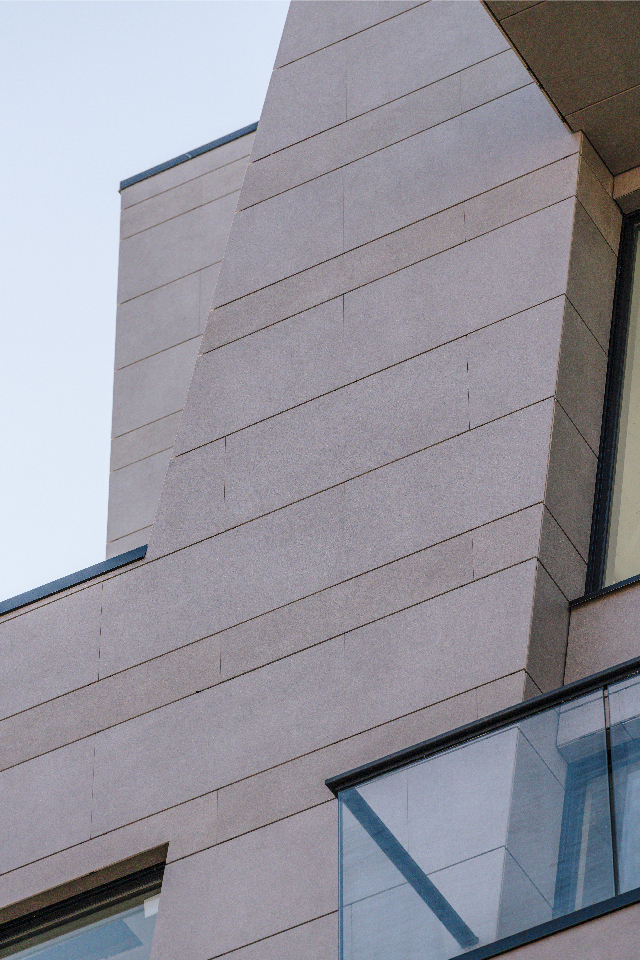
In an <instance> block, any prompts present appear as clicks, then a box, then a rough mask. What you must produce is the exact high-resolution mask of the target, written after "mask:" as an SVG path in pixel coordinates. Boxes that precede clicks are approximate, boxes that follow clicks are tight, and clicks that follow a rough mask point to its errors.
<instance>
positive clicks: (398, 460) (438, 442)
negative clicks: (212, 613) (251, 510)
mask: <svg viewBox="0 0 641 960" xmlns="http://www.w3.org/2000/svg"><path fill="white" fill-rule="evenodd" d="M555 399H556V398H555V397H554V395H551V396H548V397H542V398H541V399H540V400H535V401H534V402H533V403H528V404H525V405H524V406H523V407H519V408H518V409H516V410H511V411H510V412H509V413H505V414H502V415H501V416H500V417H494V418H493V419H492V420H486V421H485V422H484V423H480V424H476V425H475V426H473V427H466V428H465V429H464V430H461V431H460V432H459V433H454V434H452V435H451V436H449V437H445V438H444V439H442V440H436V441H435V442H434V443H429V444H427V445H426V446H424V447H420V448H419V449H418V450H412V451H411V452H410V453H405V454H403V455H402V456H400V457H396V458H395V459H394V460H389V461H387V462H385V463H379V464H376V466H374V467H370V468H369V469H367V470H363V471H362V472H361V473H356V474H354V475H353V476H351V477H347V478H346V479H345V480H339V481H338V482H336V483H333V484H330V485H329V486H327V487H323V488H322V489H320V490H314V491H313V492H312V493H308V494H305V496H303V497H299V498H298V499H297V500H292V501H290V502H289V503H283V504H281V505H280V506H278V507H273V508H272V509H271V510H266V511H265V513H261V514H258V515H257V516H254V517H248V518H247V519H246V520H240V521H239V522H238V523H234V524H233V525H232V526H230V527H226V528H225V529H224V530H219V531H217V532H216V533H212V534H210V535H209V536H206V537H202V538H201V539H200V540H193V541H192V542H191V543H187V544H183V545H182V546H180V547H176V548H175V549H173V550H169V551H167V553H163V554H160V555H159V556H157V557H151V558H150V559H149V560H146V561H145V563H146V564H151V563H157V562H158V561H159V560H162V559H163V558H164V557H169V556H173V555H175V554H177V553H182V552H183V551H184V550H189V549H191V548H192V547H195V546H197V545H198V544H200V543H205V542H206V541H207V540H214V539H215V538H216V537H221V536H223V535H224V534H226V533H229V532H230V531H231V530H238V529H239V528H240V527H246V526H247V525H248V524H250V523H255V522H256V521H258V520H262V519H264V518H265V517H269V516H272V515H273V514H275V513H280V512H281V511H282V510H287V509H289V508H290V507H293V506H295V505H297V504H299V503H304V502H305V501H306V500H311V499H312V498H313V497H318V496H321V495H322V494H324V493H328V492H329V491H330V490H337V489H339V488H340V487H343V486H345V485H346V484H348V483H353V482H354V480H360V479H361V478H362V477H366V476H367V475H368V474H371V473H375V472H376V471H378V470H384V469H386V468H387V467H390V466H393V465H394V464H396V463H401V462H402V461H404V460H409V459H410V457H415V456H418V454H421V453H425V452H426V451H427V450H432V449H433V448H434V447H439V446H441V445H442V444H444V443H450V442H451V441H452V440H458V439H460V438H461V437H466V436H468V435H469V434H470V433H474V431H476V430H481V429H483V428H484V427H487V426H489V424H491V423H497V422H498V421H500V420H506V419H507V418H508V417H512V416H514V415H515V414H517V413H522V412H523V411H524V410H530V409H532V408H533V407H537V406H539V405H540V404H543V403H547V402H548V401H550V400H555Z"/></svg>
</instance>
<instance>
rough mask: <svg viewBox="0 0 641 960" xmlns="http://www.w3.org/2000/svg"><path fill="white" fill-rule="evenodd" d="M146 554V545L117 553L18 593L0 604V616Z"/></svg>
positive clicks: (142, 557)
mask: <svg viewBox="0 0 641 960" xmlns="http://www.w3.org/2000/svg"><path fill="white" fill-rule="evenodd" d="M146 553H147V544H146V543H145V544H144V545H143V546H142V547H136V548H135V549H134V550H128V551H127V552H126V553H119V554H118V555H117V556H115V557H110V558H109V559H108V560H103V561H101V563H94V564H93V566H91V567H85V568H84V570H77V571H76V572H75V573H69V574H67V576H66V577H61V578H60V579H59V580H52V581H51V582H50V583H44V584H43V585H42V586H41V587H34V588H33V590H27V591H26V593H19V594H18V595H17V596H16V597H10V598H9V599H8V600H2V602H0V616H1V615H2V614H3V613H9V611H11V610H19V609H20V607H26V606H27V605H28V604H29V603H35V601H36V600H43V599H44V598H45V597H51V596H53V594H55V593H60V592H61V591H62V590H66V589H67V588H68V587H75V586H76V585H77V584H79V583H84V582H85V581H86V580H93V578H94V577H99V576H100V575H101V574H102V573H109V572H110V571H111V570H117V569H118V567H124V566H125V565H126V564H128V563H134V561H136V560H142V559H144V557H145V555H146Z"/></svg>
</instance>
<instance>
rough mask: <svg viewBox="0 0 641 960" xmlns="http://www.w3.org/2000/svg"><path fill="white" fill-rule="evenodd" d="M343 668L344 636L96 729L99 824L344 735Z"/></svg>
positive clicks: (99, 827)
mask: <svg viewBox="0 0 641 960" xmlns="http://www.w3.org/2000/svg"><path fill="white" fill-rule="evenodd" d="M342 669H343V643H342V640H341V639H336V640H330V641H328V642H327V643H325V644H321V645H320V646H318V647H313V648H312V649H310V650H305V651H303V652H301V653H299V654H298V655H296V656H293V657H287V658H286V659H284V660H280V661H278V662H277V663H274V664H269V665H268V666H266V667H263V668H262V669H261V670H258V671H253V672H252V673H248V674H245V675H244V676H242V677H238V678H236V679H234V680H230V681H229V682H227V683H223V684H219V685H218V686H216V687H212V688H210V689H209V690H205V691H203V692H202V693H199V694H195V695H194V696H192V697H187V698H185V699H183V700H180V701H178V702H177V703H173V704H170V705H168V706H166V707H164V708H163V709H160V710H155V711H153V712H151V713H146V714H144V715H143V716H139V717H136V718H135V719H133V720H129V721H127V722H126V723H122V724H120V725H119V726H116V727H111V728H109V729H108V730H104V731H102V732H101V733H99V734H97V736H96V739H95V743H96V756H95V777H94V808H93V818H92V825H93V831H94V832H95V833H102V832H105V831H107V830H113V829H115V828H116V827H118V826H121V825H123V824H125V823H129V822H131V821H132V820H135V819H139V818H141V817H145V816H148V815H149V814H152V813H156V812H158V811H159V810H162V809H164V808H165V807H169V806H173V805H175V804H177V803H181V802H183V801H185V800H189V799H192V798H194V797H197V796H200V795H201V794H204V793H210V792H211V791H212V790H214V789H217V788H218V787H220V786H222V785H224V784H227V783H230V782H233V781H234V780H239V779H241V778H243V777H246V776H248V775H249V774H251V773H254V772H256V771H257V770H260V769H265V768H266V767H270V766H273V765H275V764H277V763H283V762H285V761H286V760H289V759H292V758H293V757H295V756H298V755H300V754H302V753H304V752H307V751H310V750H314V749H317V748H319V747H321V746H325V745H326V744H327V743H331V742H333V741H335V740H338V739H340V738H341V737H342V736H343V731H344V720H343V703H342V699H341V692H342ZM266 691H269V695H268V696H267V695H266ZM177 731H181V736H177ZM168 770H171V776H170V777H168V776H167V771H168Z"/></svg>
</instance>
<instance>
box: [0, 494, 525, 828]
mask: <svg viewBox="0 0 641 960" xmlns="http://www.w3.org/2000/svg"><path fill="white" fill-rule="evenodd" d="M519 512H520V511H519ZM501 519H502V518H501ZM490 522H494V521H490ZM465 535H466V534H458V535H457V536H465ZM451 539H456V537H452V538H451ZM443 542H445V543H447V542H448V541H443ZM438 545H439V544H435V546H438ZM427 549H430V548H427ZM417 552H419V553H420V552H422V551H417ZM410 556H411V554H410ZM538 559H539V558H538V557H537V556H536V554H534V553H533V554H532V556H531V557H526V558H525V559H524V560H519V561H518V562H517V563H512V564H509V565H508V566H506V567H501V568H499V569H497V570H493V571H492V572H491V573H487V574H485V575H484V576H482V577H475V578H474V579H471V580H467V581H464V582H463V583H457V584H456V586H454V587H448V589H447V590H443V591H441V592H440V593H435V594H433V595H432V596H429V597H425V598H424V599H423V600H417V601H416V602H414V603H409V604H407V605H406V606H404V607H400V608H399V609H397V610H392V611H390V612H389V613H384V614H381V616H379V617H375V618H374V619H373V620H367V621H365V622H363V623H360V624H358V625H357V626H354V627H349V628H348V629H346V630H340V631H339V632H338V633H336V634H332V636H329V637H324V638H323V639H322V640H318V641H316V642H315V643H310V644H308V645H307V646H306V647H301V648H300V649H299V650H293V651H291V652H290V653H286V654H283V656H280V657H275V658H274V659H273V660H269V661H267V662H266V663H261V664H258V665H257V666H255V667H249V668H248V669H247V670H243V671H241V672H240V673H236V674H233V675H232V676H229V677H225V678H221V679H220V680H218V681H217V682H216V683H212V684H209V685H208V686H204V687H202V688H201V689H199V690H193V691H191V692H190V693H185V694H183V695H182V696H180V697H176V699H174V700H167V701H164V702H162V703H159V704H157V705H156V706H153V707H150V708H149V709H148V710H142V711H141V712H140V713H136V714H133V715H132V716H130V717H126V718H125V719H124V720H118V721H116V722H115V723H110V724H108V725H107V726H104V727H100V728H97V729H94V730H92V731H91V732H90V733H85V734H83V735H82V736H79V737H76V738H75V739H73V740H69V741H67V742H65V743H61V744H58V746H56V747H51V748H50V749H47V750H43V751H42V753H38V754H34V755H33V756H29V757H27V758H26V759H24V760H18V761H17V762H16V763H11V764H9V765H8V766H6V767H2V769H0V773H2V772H3V771H5V770H11V769H13V768H14V767H19V766H22V765H23V764H25V763H30V762H31V761H32V760H35V759H37V758H38V757H41V756H46V755H47V754H49V753H55V751H56V750H63V749H65V748H66V747H69V746H71V745H73V744H74V743H80V742H81V741H83V740H89V739H91V738H92V737H97V736H100V734H102V733H105V732H106V731H108V730H113V729H115V728H116V727H121V726H123V725H124V724H125V723H130V722H131V721H132V720H137V719H138V718H139V717H145V716H148V715H149V714H151V713H156V712H157V711H159V710H164V709H166V708H167V707H169V706H172V705H174V704H176V703H181V702H182V701H183V700H189V699H191V698H192V697H197V696H200V695H201V694H202V693H205V692H207V691H210V690H213V689H215V688H216V687H220V686H221V685H222V684H226V683H233V682H234V681H235V680H238V679H240V678H241V677H246V676H248V675H249V674H252V673H257V672H258V671H259V670H264V669H266V668H267V667H270V666H271V665H272V664H274V663H280V662H282V661H284V660H290V659H291V658H292V657H297V656H300V655H302V654H305V653H307V652H308V651H309V650H314V649H316V648H317V647H321V646H323V645H324V644H328V643H331V642H332V641H334V640H337V639H338V638H339V637H345V636H347V635H348V634H350V633H355V632H356V631H357V630H362V629H364V628H365V627H370V626H372V625H373V624H375V623H379V622H381V621H382V620H388V619H389V618H390V617H394V616H398V614H400V613H405V612H406V611H407V610H411V609H413V608H414V607H420V606H421V605H423V604H425V603H430V602H431V601H432V600H437V599H440V598H441V597H444V596H447V595H448V594H450V593H454V592H455V591H456V590H461V589H463V588H464V587H469V586H472V585H473V584H478V583H482V582H483V581H484V580H488V579H489V578H490V577H494V576H496V575H497V574H499V573H505V572H506V571H507V570H513V569H515V568H516V567H520V566H523V565H524V564H526V563H531V562H532V560H538ZM392 562H395V561H392ZM539 562H540V561H539ZM378 569H380V568H378ZM328 589H329V588H328ZM217 635H218V634H212V636H217ZM206 639H208V637H203V638H201V640H206ZM198 642H199V641H192V643H191V644H185V646H193V644H194V643H198ZM176 649H177V650H182V649H184V647H178V648H176ZM171 652H172V653H175V652H176V651H171ZM160 656H167V654H161V655H160ZM160 656H159V657H153V658H151V660H145V661H142V663H140V664H135V667H139V666H142V665H143V664H148V663H150V662H152V660H157V659H160ZM135 667H128V668H126V669H125V670H122V671H119V672H120V673H125V672H127V670H132V669H134V668H135ZM523 670H525V667H523ZM520 672H521V671H519V670H517V671H512V673H520ZM117 675H118V674H109V675H108V676H107V677H103V678H101V680H108V679H110V678H111V677H113V676H117ZM504 676H512V674H505V675H504ZM495 679H501V678H495ZM101 680H97V681H94V682H93V683H90V684H86V685H85V686H84V687H78V688H76V690H88V689H90V688H91V687H94V686H96V685H97V684H98V683H100V682H101ZM493 682H494V681H493V680H492V681H487V682H486V683H485V684H479V687H481V686H486V685H487V683H493ZM537 687H538V684H537ZM469 689H471V690H475V689H476V687H471V688H469ZM75 692H76V691H73V690H72V691H68V692H67V693H65V694H61V695H60V697H55V698H53V700H49V701H45V703H52V702H54V700H60V699H62V698H63V697H65V696H69V695H70V694H72V693H75ZM466 692H467V691H466V690H463V691H461V692H460V693H459V694H454V696H460V695H461V693H466ZM451 699H452V697H446V698H445V700H442V701H441V700H439V701H436V703H444V702H445V701H446V700H451ZM434 705H435V704H426V705H425V706H434ZM40 706H44V704H38V705H37V706H34V707H30V708H28V710H24V711H22V713H27V712H29V711H30V710H37V709H38V707H40ZM425 706H423V707H419V708H417V710H411V711H410V712H409V714H407V716H410V715H411V714H412V713H417V712H418V711H419V710H424V709H425ZM17 716H20V714H19V713H18V714H12V715H11V716H10V717H5V718H4V719H5V720H9V719H12V718H15V717H17ZM403 716H405V714H403ZM0 722H2V721H0ZM386 722H392V721H386ZM383 725H384V724H375V725H374V727H372V728H367V729H375V728H376V727H377V726H383ZM360 732H361V733H362V732H365V731H360ZM356 735H357V734H352V736H356ZM346 739H349V737H343V738H342V740H346ZM332 742H336V743H340V742H341V741H340V740H339V741H332ZM326 746H327V744H326ZM319 749H323V748H322V747H321V748H319ZM311 752H312V753H314V752H316V751H311ZM300 756H307V754H301V755H300ZM291 759H298V757H294V758H291ZM285 762H290V761H285ZM281 765H282V764H275V766H276V767H277V766H281ZM266 769H273V768H272V767H268V768H266ZM241 779H246V778H241ZM233 782H236V781H233ZM223 786H229V784H224V785H223ZM214 789H222V787H216V788H214ZM208 792H209V793H211V792H213V791H208ZM192 799H195V798H192ZM142 819H144V818H142Z"/></svg>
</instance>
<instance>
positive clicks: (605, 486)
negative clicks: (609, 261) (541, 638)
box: [585, 210, 639, 596]
mask: <svg viewBox="0 0 641 960" xmlns="http://www.w3.org/2000/svg"><path fill="white" fill-rule="evenodd" d="M635 236H636V238H637V243H638V242H639V240H638V236H639V211H638V210H635V211H634V212H633V213H630V214H628V215H627V216H624V217H623V224H622V227H621V239H620V242H619V255H618V259H617V271H616V282H615V288H614V303H613V308H612V323H611V326H610V342H609V347H608V366H607V373H606V378H605V394H604V399H603V418H602V421H601V439H600V443H599V460H598V466H597V475H596V482H595V486H594V506H593V511H592V528H591V531H590V550H589V555H588V568H587V573H586V579H585V595H586V596H591V595H593V594H595V593H598V592H599V591H600V590H601V589H603V578H604V575H605V566H606V560H607V552H608V534H609V529H610V516H611V508H612V491H613V487H614V470H615V466H616V454H617V441H618V437H619V419H620V412H621V396H622V392H623V375H624V372H625V357H626V346H627V339H628V327H629V319H630V305H631V300H632V286H633V280H634V250H635V244H634V240H635ZM636 578H637V576H636V575H635V577H632V578H630V580H629V581H627V580H626V581H622V582H623V583H627V582H633V580H634V579H636ZM616 586H618V584H610V585H609V587H608V588H606V589H611V588H613V587H616Z"/></svg>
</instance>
